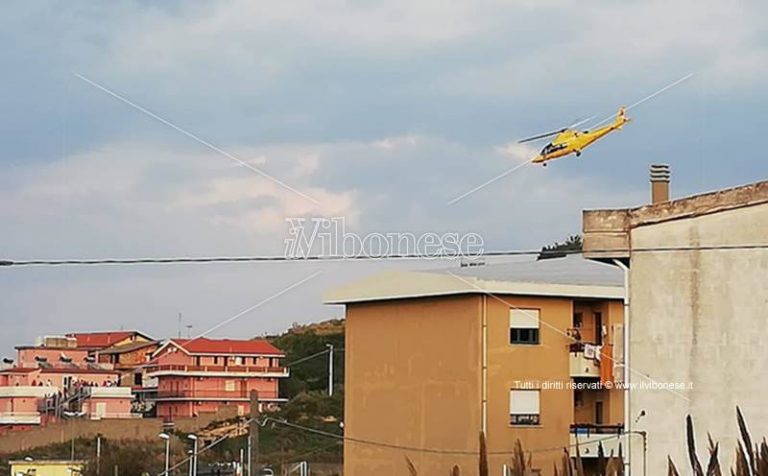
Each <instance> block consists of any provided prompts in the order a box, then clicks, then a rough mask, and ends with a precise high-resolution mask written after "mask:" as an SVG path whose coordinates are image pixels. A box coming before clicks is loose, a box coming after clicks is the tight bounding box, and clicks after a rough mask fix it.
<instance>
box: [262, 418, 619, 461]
mask: <svg viewBox="0 0 768 476" xmlns="http://www.w3.org/2000/svg"><path fill="white" fill-rule="evenodd" d="M265 421H272V422H274V423H277V424H280V425H284V426H287V427H290V428H294V429H297V430H301V431H304V432H306V433H313V434H315V435H320V436H325V437H328V438H335V439H337V440H343V441H349V442H351V443H360V444H365V445H370V446H377V447H380V448H388V449H395V450H403V451H413V452H416V453H437V454H451V455H473V456H474V455H478V450H459V449H441V448H428V447H416V446H407V445H399V444H393V443H384V442H380V441H372V440H366V439H363V438H354V437H351V436H344V435H340V434H338V433H331V432H329V431H323V430H318V429H317V428H310V427H307V426H303V425H298V424H296V423H290V422H288V421H285V420H278V419H275V418H271V417H266V418H265ZM623 435H625V433H617V434H613V435H610V436H606V437H604V438H597V439H593V440H591V441H590V444H594V443H598V442H602V441H608V440H615V439H616V438H618V437H621V436H623ZM583 444H584V443H582V445H583ZM576 446H577V445H576V443H572V444H569V445H565V446H552V447H548V448H536V449H532V450H524V452H525V453H545V452H550V451H562V450H563V449H564V448H574V447H576ZM514 453H515V450H508V451H489V452H488V454H489V455H511V454H514Z"/></svg>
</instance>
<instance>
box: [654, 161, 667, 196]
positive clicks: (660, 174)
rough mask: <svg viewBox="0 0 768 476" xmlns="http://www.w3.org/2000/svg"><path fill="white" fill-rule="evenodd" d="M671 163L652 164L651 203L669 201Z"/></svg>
mask: <svg viewBox="0 0 768 476" xmlns="http://www.w3.org/2000/svg"><path fill="white" fill-rule="evenodd" d="M669 176H670V173H669V165H667V164H651V204H652V205H656V204H657V203H664V202H668V201H669Z"/></svg>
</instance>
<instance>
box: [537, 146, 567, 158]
mask: <svg viewBox="0 0 768 476" xmlns="http://www.w3.org/2000/svg"><path fill="white" fill-rule="evenodd" d="M564 148H565V144H558V145H554V144H551V143H550V144H547V145H546V146H544V148H543V149H541V153H542V154H543V155H546V154H551V153H552V152H555V151H558V150H560V149H564Z"/></svg>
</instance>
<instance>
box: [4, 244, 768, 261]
mask: <svg viewBox="0 0 768 476" xmlns="http://www.w3.org/2000/svg"><path fill="white" fill-rule="evenodd" d="M762 249H768V243H753V244H740V245H697V246H657V247H645V248H603V249H590V250H589V253H595V254H597V253H630V254H631V253H671V252H688V251H735V250H762ZM583 253H584V251H582V250H552V251H548V250H541V249H538V250H506V251H486V252H483V253H481V254H478V255H476V256H465V257H464V258H493V257H514V256H538V255H544V256H546V255H548V254H549V255H551V256H552V257H557V256H565V255H575V254H583ZM450 258H460V256H453V255H451V256H449V255H441V256H424V255H422V254H394V255H386V256H365V255H361V256H338V255H327V256H325V255H315V256H303V257H288V256H207V257H176V258H96V259H50V260H43V259H31V260H0V267H24V266H75V265H77V266H93V265H141V264H151V265H164V264H194V263H197V264H201V263H251V262H300V261H384V260H425V259H450Z"/></svg>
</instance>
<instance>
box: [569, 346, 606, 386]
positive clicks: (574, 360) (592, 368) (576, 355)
mask: <svg viewBox="0 0 768 476" xmlns="http://www.w3.org/2000/svg"><path fill="white" fill-rule="evenodd" d="M587 345H588V344H583V343H581V342H577V343H574V344H571V346H570V349H569V351H570V358H569V361H570V369H571V378H600V362H598V361H597V360H596V359H595V358H593V357H594V352H597V351H596V350H594V347H592V349H593V351H592V352H590V351H589V349H588V348H587Z"/></svg>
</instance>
